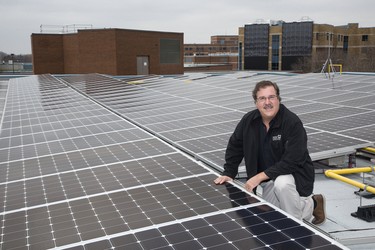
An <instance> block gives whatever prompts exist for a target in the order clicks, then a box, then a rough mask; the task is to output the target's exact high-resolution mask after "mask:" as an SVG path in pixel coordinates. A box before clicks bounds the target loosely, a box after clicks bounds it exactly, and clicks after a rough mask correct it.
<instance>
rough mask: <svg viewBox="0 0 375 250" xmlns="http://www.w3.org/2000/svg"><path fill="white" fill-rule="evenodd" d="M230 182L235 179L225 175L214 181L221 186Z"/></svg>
mask: <svg viewBox="0 0 375 250" xmlns="http://www.w3.org/2000/svg"><path fill="white" fill-rule="evenodd" d="M228 181H233V179H232V178H230V177H229V176H225V175H222V176H219V177H217V178H216V179H215V180H214V182H215V184H216V185H221V184H224V183H225V182H228Z"/></svg>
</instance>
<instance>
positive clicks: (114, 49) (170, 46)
mask: <svg viewBox="0 0 375 250" xmlns="http://www.w3.org/2000/svg"><path fill="white" fill-rule="evenodd" d="M31 43H32V56H33V71H34V74H44V73H52V74H86V73H102V74H110V75H147V74H160V75H165V74H183V73H184V65H183V33H174V32H157V31H140V30H128V29H86V30H78V31H76V32H74V33H67V34H45V33H38V34H35V33H34V34H32V35H31Z"/></svg>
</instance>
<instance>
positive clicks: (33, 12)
mask: <svg viewBox="0 0 375 250" xmlns="http://www.w3.org/2000/svg"><path fill="white" fill-rule="evenodd" d="M374 10H375V0H356V1H350V0H349V1H344V0H329V1H327V0H314V1H307V0H234V1H228V0H190V1H179V0H133V1H130V0H100V1H99V0H63V1H57V0H0V17H1V19H0V51H3V52H5V53H8V54H10V53H15V54H30V53H31V40H30V35H31V34H32V33H40V25H62V26H64V25H72V24H88V25H92V26H93V27H94V28H123V29H138V30H154V31H170V32H183V33H184V43H209V42H210V37H211V36H213V35H237V34H238V27H242V26H244V25H245V24H251V23H256V22H258V21H259V20H264V21H269V20H283V21H286V22H293V21H300V20H301V19H311V20H312V21H314V22H315V23H318V24H323V23H326V24H332V25H345V24H347V23H359V27H375V14H374Z"/></svg>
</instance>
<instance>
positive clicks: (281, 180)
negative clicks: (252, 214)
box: [274, 175, 296, 193]
mask: <svg viewBox="0 0 375 250" xmlns="http://www.w3.org/2000/svg"><path fill="white" fill-rule="evenodd" d="M274 187H275V191H276V192H278V193H280V192H281V193H283V192H284V190H286V189H288V190H289V189H291V188H294V189H295V188H296V184H295V181H294V177H293V175H280V176H278V177H277V178H276V179H275V181H274Z"/></svg>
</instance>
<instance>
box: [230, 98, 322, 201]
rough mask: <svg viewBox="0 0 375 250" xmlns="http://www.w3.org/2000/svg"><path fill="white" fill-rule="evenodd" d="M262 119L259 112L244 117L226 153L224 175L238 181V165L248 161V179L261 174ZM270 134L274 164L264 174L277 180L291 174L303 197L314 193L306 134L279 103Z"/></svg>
mask: <svg viewBox="0 0 375 250" xmlns="http://www.w3.org/2000/svg"><path fill="white" fill-rule="evenodd" d="M261 122H262V118H261V115H260V112H259V110H257V109H256V110H252V111H250V112H248V113H247V114H245V115H244V116H243V117H242V119H241V121H240V122H239V123H238V125H237V127H236V129H235V131H234V132H233V134H232V135H231V137H230V139H229V142H228V146H227V149H226V152H225V164H224V172H223V175H226V176H229V177H231V178H235V177H236V175H237V174H238V166H239V164H240V163H241V161H242V159H243V158H244V159H245V165H246V172H247V176H248V178H251V177H253V176H254V175H256V174H258V173H259V171H258V153H259V129H260V128H261V126H260V123H261ZM268 133H271V150H272V152H271V155H272V157H273V158H274V162H275V164H274V165H273V166H270V167H268V168H267V169H266V170H265V171H264V173H265V174H266V175H267V176H268V177H269V178H271V179H272V180H275V179H276V177H278V176H279V175H286V174H292V175H293V176H294V179H295V182H296V188H297V191H298V193H299V194H300V195H301V196H305V197H306V196H309V195H311V194H312V192H313V186H314V178H315V175H314V167H313V164H312V161H311V158H310V155H309V152H308V150H307V135H306V131H305V129H304V127H303V124H302V122H301V120H300V119H299V118H298V116H297V115H296V114H294V113H293V112H291V111H290V110H289V109H287V108H286V107H285V106H284V105H283V104H280V109H279V112H278V113H277V114H276V116H275V118H274V123H273V126H271V127H270V129H269V131H268Z"/></svg>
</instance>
